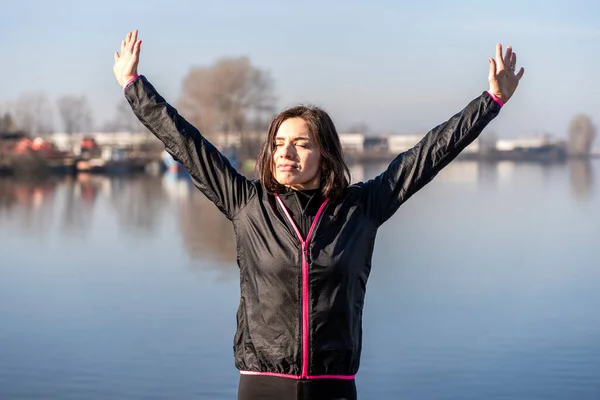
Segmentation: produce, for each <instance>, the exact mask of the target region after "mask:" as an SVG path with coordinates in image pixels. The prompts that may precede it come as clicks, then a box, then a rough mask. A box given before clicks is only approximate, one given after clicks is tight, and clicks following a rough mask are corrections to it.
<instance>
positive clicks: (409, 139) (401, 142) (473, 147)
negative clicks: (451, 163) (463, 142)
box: [387, 135, 479, 154]
mask: <svg viewBox="0 0 600 400" xmlns="http://www.w3.org/2000/svg"><path fill="white" fill-rule="evenodd" d="M423 137H424V135H389V136H388V137H387V141H388V151H389V152H390V153H394V154H399V153H402V152H405V151H407V150H409V149H410V148H412V147H413V146H415V145H416V144H417V143H419V141H420V140H421V139H423ZM478 151H479V139H475V140H474V141H473V142H472V143H471V144H470V145H468V146H467V147H466V148H465V149H464V150H463V152H465V153H476V152H478Z"/></svg>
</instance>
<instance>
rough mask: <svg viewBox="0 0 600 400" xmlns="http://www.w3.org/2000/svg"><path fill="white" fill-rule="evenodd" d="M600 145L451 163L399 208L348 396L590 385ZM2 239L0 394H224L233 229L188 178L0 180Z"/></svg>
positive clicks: (588, 394) (563, 392) (504, 395)
mask: <svg viewBox="0 0 600 400" xmlns="http://www.w3.org/2000/svg"><path fill="white" fill-rule="evenodd" d="M599 161H600V160H598V161H594V162H592V163H587V162H572V163H569V164H566V165H550V166H543V165H540V164H513V163H500V164H489V165H487V164H478V163H472V162H455V163H453V164H451V165H450V166H449V167H448V168H447V169H445V170H444V171H443V172H442V173H441V174H440V175H439V176H438V177H437V178H436V179H435V180H434V182H432V183H431V184H429V185H428V186H426V187H425V188H424V189H423V190H422V191H421V192H419V193H417V194H416V195H415V196H414V197H413V198H411V199H410V200H409V201H408V202H407V203H406V204H405V205H404V206H403V207H401V208H400V210H399V211H398V213H397V214H396V215H395V216H394V217H393V218H392V219H391V220H390V221H388V222H387V223H386V224H385V225H384V226H383V227H382V228H381V230H380V233H379V235H378V239H377V242H376V248H375V255H374V259H373V272H372V275H371V278H370V281H369V285H368V293H367V299H366V305H365V316H364V345H363V357H362V364H361V369H360V372H359V374H358V378H357V386H358V391H359V398H360V399H384V398H385V399H458V398H460V399H482V398H485V399H499V400H500V399H502V400H508V399H523V400H524V399H527V400H532V399H544V400H552V399H557V400H558V399H598V398H600V318H599V317H598V315H599V313H598V310H599V309H600V291H599V290H598V285H599V282H600V195H599V194H598V189H597V179H598V176H600V162H599ZM381 168H382V166H366V167H355V168H353V171H352V172H353V174H354V176H355V179H366V178H370V177H372V176H374V175H375V174H376V173H377V172H379V171H380V170H381ZM0 253H1V258H0V321H1V323H0V399H67V400H68V399H106V398H110V399H162V398H177V399H217V400H218V399H235V398H236V388H237V382H238V377H239V375H238V373H237V371H236V370H235V368H234V366H233V351H232V344H233V335H234V329H235V311H236V307H237V304H238V296H239V288H238V281H237V280H238V272H237V267H236V265H235V244H234V241H233V232H232V229H231V227H230V226H229V222H228V221H227V220H226V219H225V218H224V217H222V216H221V215H220V214H219V212H218V211H217V210H216V208H215V207H214V206H213V205H212V204H210V203H209V202H208V201H207V200H205V199H204V197H203V196H202V195H201V194H200V193H199V192H197V191H196V190H195V189H193V188H192V187H191V185H190V184H189V182H187V181H186V180H177V179H176V178H175V177H172V176H169V175H166V176H163V177H150V176H143V177H129V178H113V179H110V178H105V177H100V176H97V177H88V178H85V177H81V178H78V179H76V180H66V179H55V180H49V181H44V182H37V183H32V182H23V181H15V180H9V179H2V180H0Z"/></svg>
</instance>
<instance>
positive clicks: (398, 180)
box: [361, 92, 501, 226]
mask: <svg viewBox="0 0 600 400" xmlns="http://www.w3.org/2000/svg"><path fill="white" fill-rule="evenodd" d="M500 108H501V106H500V105H499V104H498V103H497V102H496V101H495V100H494V99H492V97H491V96H490V95H489V94H488V93H487V92H484V93H483V94H482V95H481V96H479V97H478V98H476V99H474V100H472V101H471V102H470V103H469V104H468V105H467V106H466V107H465V108H464V109H463V110H462V111H461V112H459V113H458V114H455V115H454V116H452V117H451V118H450V119H449V120H448V121H446V122H444V123H443V124H441V125H439V126H437V127H435V128H433V129H432V130H431V131H429V132H428V133H427V134H426V135H425V136H424V137H423V139H421V141H419V143H417V144H416V145H415V146H414V147H413V148H411V149H409V150H407V151H406V152H404V153H401V154H399V155H398V156H397V157H396V158H395V159H394V160H393V161H392V162H391V163H390V164H389V166H388V168H387V169H386V170H385V171H384V172H383V173H381V174H380V175H379V176H377V177H376V178H374V179H371V180H369V181H367V182H365V183H363V184H362V185H361V186H362V188H361V190H362V195H361V197H362V202H363V205H364V207H365V210H366V212H367V213H368V214H369V216H370V218H371V219H372V220H373V221H374V222H375V223H376V224H377V225H378V226H379V225H381V224H383V223H384V222H385V221H387V220H388V219H389V218H390V217H391V216H392V215H393V214H394V213H395V212H396V210H397V209H398V208H399V207H400V205H401V204H402V203H404V202H405V201H406V200H408V199H409V198H410V197H411V196H412V195H413V194H415V193H416V192H417V191H418V190H420V189H421V188H422V187H424V186H425V185H426V184H427V183H429V182H430V181H431V180H432V179H433V178H434V177H435V176H436V175H437V173H438V172H440V171H441V170H442V168H444V167H445V166H446V165H448V164H449V163H450V162H451V161H452V160H454V159H455V158H456V156H458V155H459V153H460V152H461V151H462V150H463V149H464V148H465V147H467V146H468V145H469V144H470V143H471V142H473V141H474V140H475V139H476V138H477V137H478V136H479V134H480V133H481V132H482V131H483V129H484V128H485V127H486V126H487V125H488V124H489V123H490V121H492V119H494V118H495V117H496V116H497V115H498V113H499V112H500Z"/></svg>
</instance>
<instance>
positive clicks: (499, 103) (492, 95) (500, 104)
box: [487, 90, 504, 107]
mask: <svg viewBox="0 0 600 400" xmlns="http://www.w3.org/2000/svg"><path fill="white" fill-rule="evenodd" d="M487 94H489V95H490V97H491V98H492V100H494V101H495V102H496V103H498V105H499V106H500V107H502V106H503V105H504V103H503V102H502V100H500V99H499V98H498V97H496V96H494V94H493V93H492V92H490V91H489V90H488V91H487Z"/></svg>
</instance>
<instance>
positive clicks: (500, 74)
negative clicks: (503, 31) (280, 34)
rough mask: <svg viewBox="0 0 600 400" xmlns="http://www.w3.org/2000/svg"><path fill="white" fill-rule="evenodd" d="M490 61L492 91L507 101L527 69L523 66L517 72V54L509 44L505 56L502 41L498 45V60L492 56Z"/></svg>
mask: <svg viewBox="0 0 600 400" xmlns="http://www.w3.org/2000/svg"><path fill="white" fill-rule="evenodd" d="M489 61H490V73H489V75H488V81H489V83H490V92H491V93H493V94H494V96H496V97H498V98H499V99H500V100H502V102H503V103H506V102H507V101H508V100H509V99H510V98H511V97H512V95H513V93H514V92H515V90H516V89H517V86H518V85H519V81H520V80H521V78H522V77H523V74H524V73H525V69H524V68H521V69H520V70H519V72H518V73H516V74H515V68H516V65H517V54H516V53H514V52H513V51H512V47H510V46H508V47H507V48H506V54H505V55H504V57H503V56H502V45H501V44H500V43H498V44H497V45H496V60H494V59H493V58H490V59H489Z"/></svg>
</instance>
